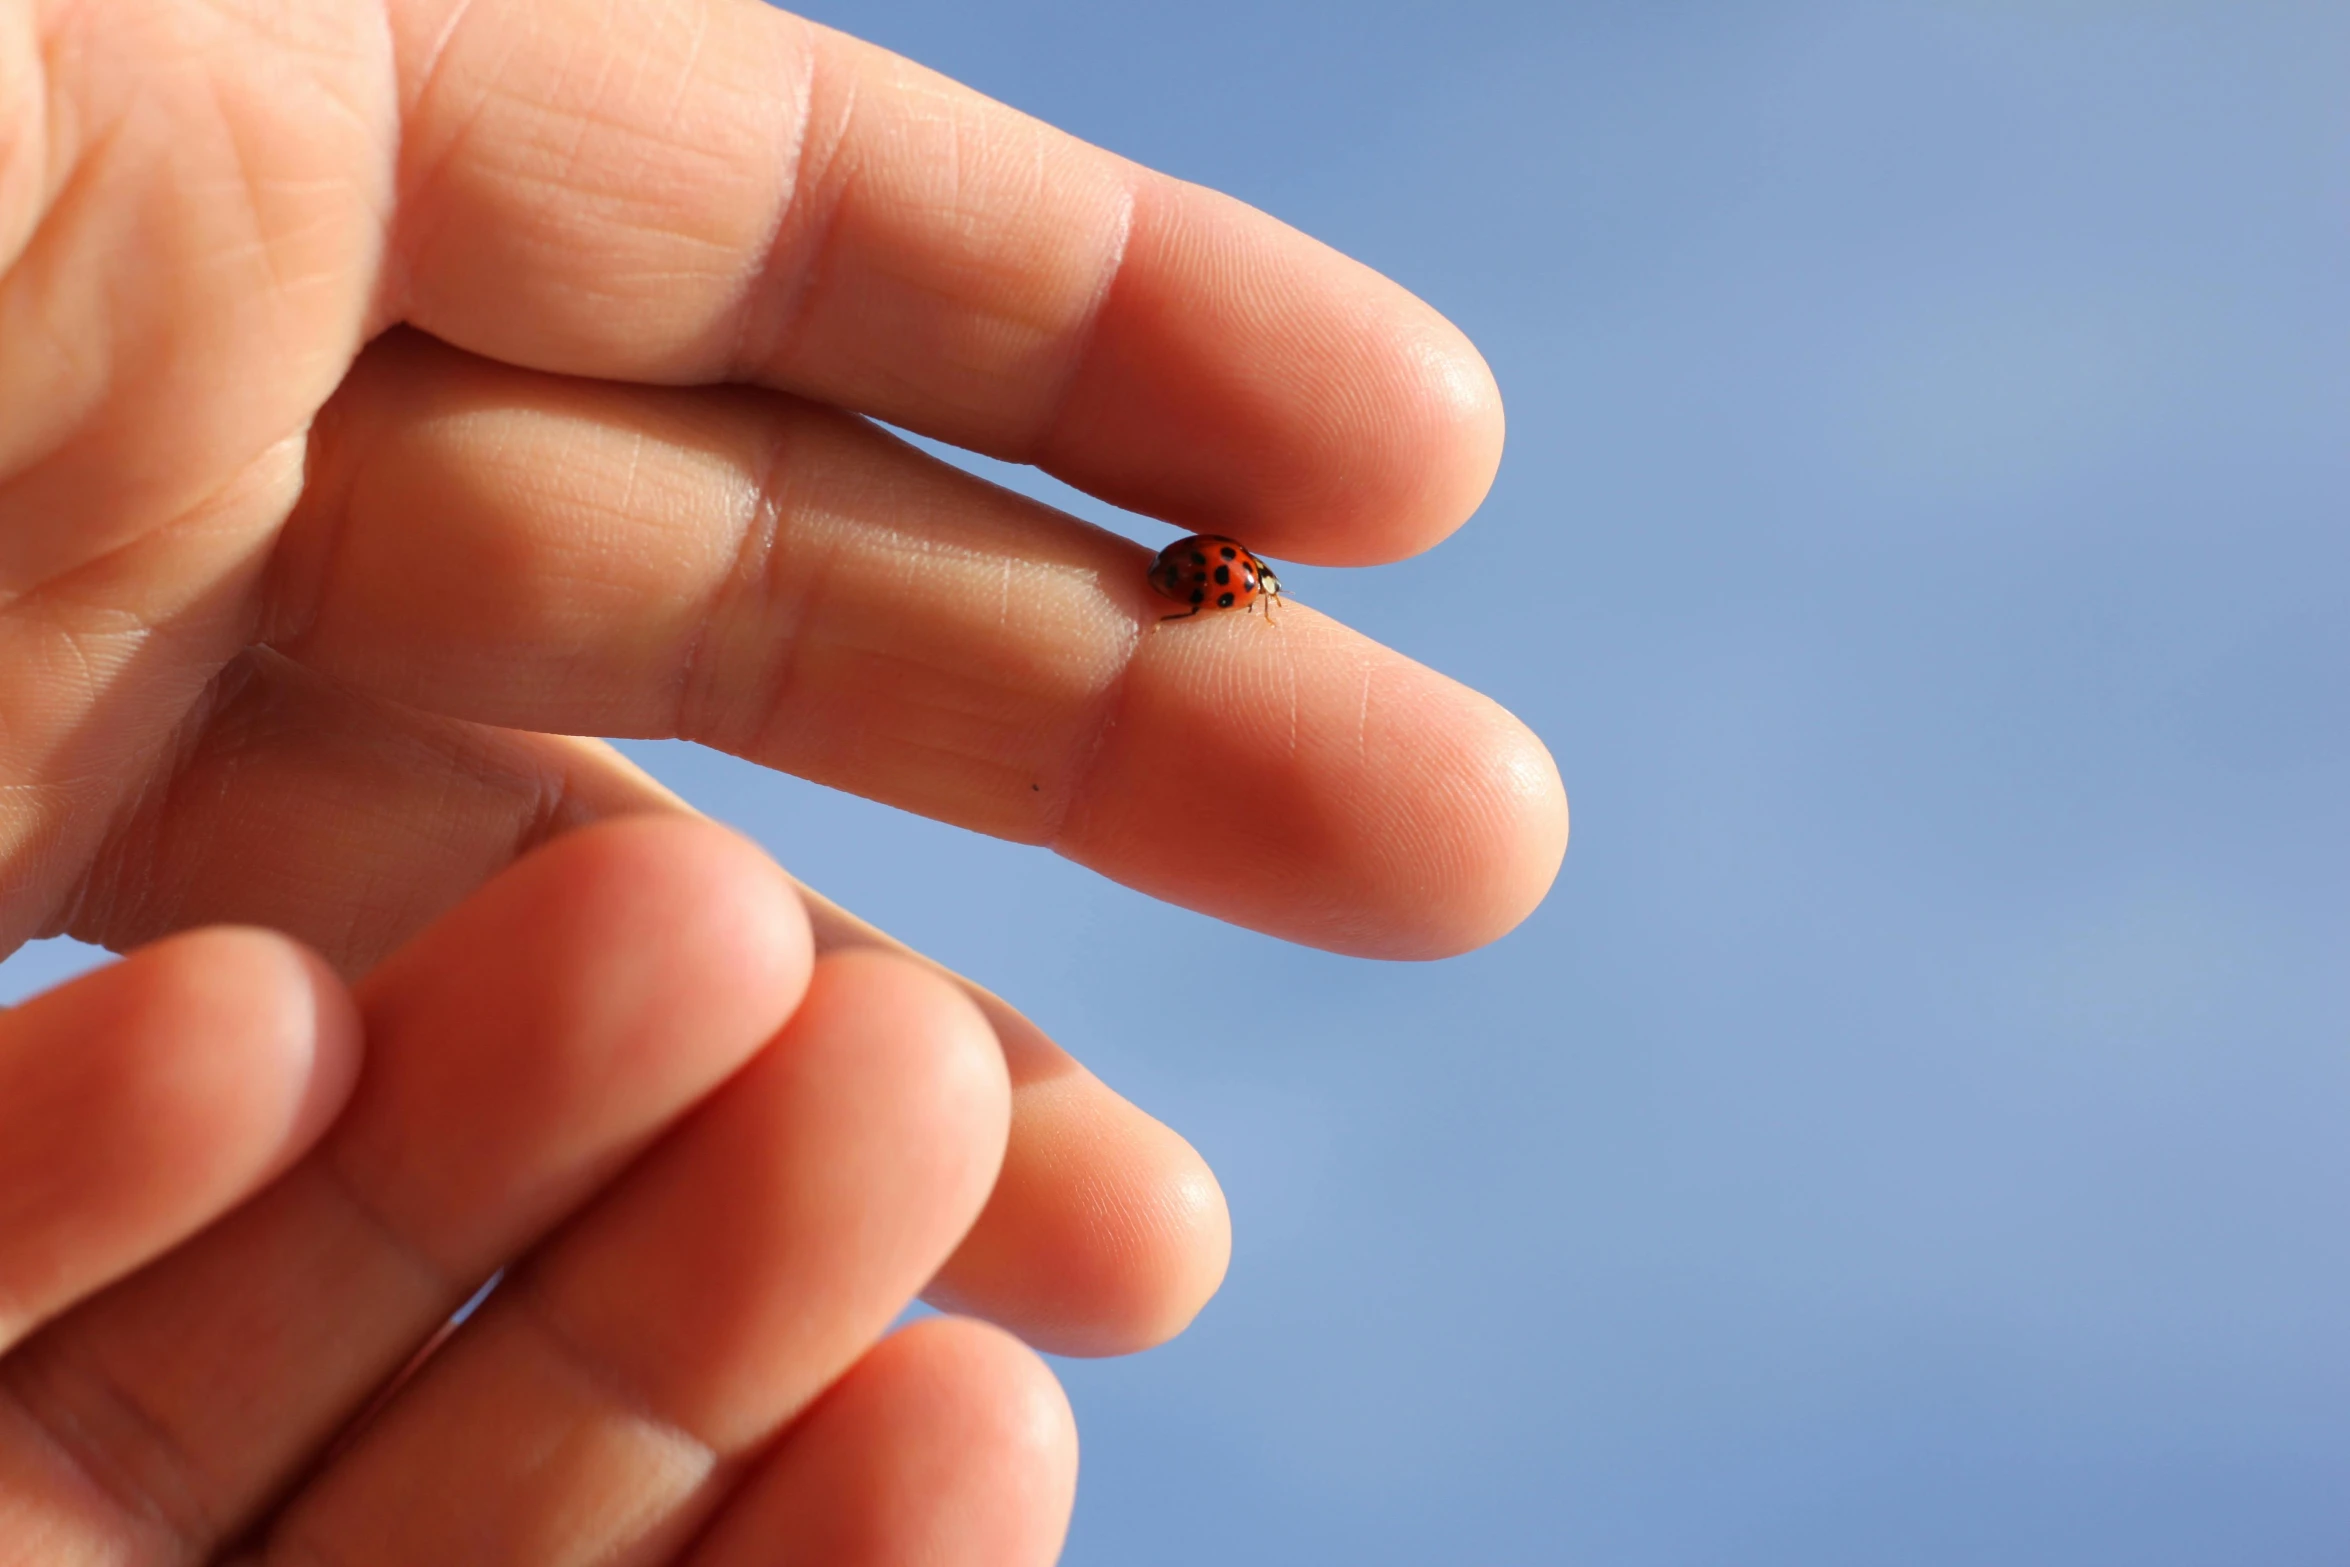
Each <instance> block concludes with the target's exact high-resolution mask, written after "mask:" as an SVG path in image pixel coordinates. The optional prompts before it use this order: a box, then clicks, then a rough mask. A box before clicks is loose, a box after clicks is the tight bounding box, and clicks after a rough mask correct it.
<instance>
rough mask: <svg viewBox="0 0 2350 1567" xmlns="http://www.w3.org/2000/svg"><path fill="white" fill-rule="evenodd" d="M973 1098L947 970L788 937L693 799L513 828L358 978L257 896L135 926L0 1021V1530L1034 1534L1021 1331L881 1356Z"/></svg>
mask: <svg viewBox="0 0 2350 1567" xmlns="http://www.w3.org/2000/svg"><path fill="white" fill-rule="evenodd" d="M362 1056H364V1065H362V1059H361V1058H362ZM354 1081H355V1082H356V1087H354ZM346 1101H347V1102H346ZM1009 1109H1010V1095H1009V1085H1008V1082H1007V1080H1006V1077H1005V1073H1004V1065H1003V1055H1002V1052H1001V1051H1000V1050H999V1049H998V1048H997V1045H996V1042H995V1038H994V1035H993V1033H992V1032H991V1031H990V1029H989V1028H988V1026H987V1023H986V1020H985V1019H984V1018H983V1017H982V1016H981V1015H980V1013H979V1011H978V1009H977V1008H976V1007H975V1006H973V1005H972V1003H971V1002H970V1000H969V999H968V998H967V997H966V996H965V995H964V994H963V992H962V991H961V990H960V989H959V988H957V987H956V986H955V985H953V984H952V983H950V982H949V981H947V980H946V979H944V978H941V977H939V976H938V975H937V974H935V973H934V972H932V971H931V970H930V969H928V968H926V967H924V966H922V965H920V964H918V963H915V962H913V961H911V960H909V959H905V958H901V957H896V956H891V955H887V954H882V953H876V952H850V953H837V954H833V955H831V956H827V957H824V958H820V959H819V958H814V957H813V955H812V952H811V943H810V938H809V930H808V921H807V916H806V914H805V912H804V911H803V908H802V905H801V903H800V901H799V898H798V897H797V895H796V891H795V889H794V888H793V886H792V885H791V883H790V881H789V879H788V878H786V877H785V876H784V875H783V874H782V873H781V872H780V871H779V870H777V869H776V868H775V867H774V865H773V864H772V863H771V862H769V861H768V860H767V858H766V857H765V856H764V855H762V854H761V853H759V852H758V850H757V849H755V848H754V847H752V846H751V845H750V844H748V843H746V842H744V841H743V840H741V839H739V838H736V837H734V836H733V835H732V834H730V833H728V832H726V831H725V830H724V829H722V828H719V827H715V826H712V825H710V824H708V823H705V822H700V821H697V820H694V819H692V818H690V817H670V818H659V817H644V818H638V819H635V820H632V821H626V822H618V823H612V824H608V825H605V826H600V827H595V828H591V829H589V830H587V831H583V832H580V833H576V834H573V835H570V836H567V837H565V838H564V839H562V840H561V841H560V842H557V843H555V844H553V845H551V846H549V847H547V848H545V849H543V850H541V851H539V852H538V853H536V854H534V855H532V856H530V857H529V858H528V859H526V860H524V861H523V862H522V863H521V864H519V865H517V866H515V867H514V868H512V869H511V870H509V871H507V872H506V873H504V874H503V875H501V876H500V877H498V878H497V879H496V880H494V881H492V882H491V883H490V884H489V885H488V886H487V887H485V888H483V889H482V890H481V891H479V892H477V893H475V894H474V895H473V896H472V897H471V898H469V899H468V900H467V901H466V902H465V903H464V904H463V905H462V906H460V907H459V908H457V909H456V910H454V911H453V912H451V913H449V914H447V915H445V916H443V917H442V918H441V919H440V920H438V921H437V922H435V923H434V924H433V925H432V927H431V928H430V929H428V930H427V931H425V932H424V933H423V934H422V935H421V936H419V937H418V938H417V939H416V940H415V941H413V942H411V943H410V944H409V945H408V946H406V947H405V948H403V949H402V950H401V951H400V952H399V953H397V954H396V955H394V956H393V957H392V958H391V959H390V960H389V961H388V962H386V963H385V964H383V965H382V966H381V967H379V968H378V969H377V970H376V971H375V972H374V973H373V974H371V975H369V976H368V977H367V979H366V980H365V981H363V982H362V983H361V984H360V986H359V987H358V990H357V994H356V997H355V998H354V997H353V996H352V994H351V993H349V992H347V991H346V990H345V989H344V987H343V986H342V984H341V983H340V981H338V980H337V979H336V978H335V977H334V976H333V974H332V973H331V972H329V971H328V970H327V968H326V966H325V965H324V964H323V963H322V962H320V961H319V960H318V959H317V958H315V957H314V956H312V955H310V954H308V953H306V952H304V951H303V950H302V949H300V948H298V947H296V946H294V945H292V944H291V943H289V942H287V941H285V940H284V938H282V937H278V936H275V935H269V934H265V933H262V932H258V931H252V930H225V929H213V930H207V931H202V932H197V933H193V934H190V935H185V936H181V937H177V938H173V939H170V940H167V941H164V942H161V943H158V944H156V945H155V946H152V947H149V948H147V949H144V950H143V951H141V952H139V953H137V954H135V955H134V956H132V957H131V958H130V959H128V960H127V961H125V962H124V963H121V964H118V965H116V966H114V967H111V968H108V969H103V970H100V971H98V972H97V973H95V974H92V975H89V976H86V977H84V978H83V979H81V980H78V981H76V982H75V983H73V984H71V985H69V986H66V987H64V988H63V989H61V990H59V991H55V992H52V993H51V994H49V995H47V996H44V997H41V998H39V999H37V1000H35V1001H33V1002H31V1003H30V1004H28V1005H26V1006H24V1007H21V1008H19V1009H17V1010H15V1011H13V1012H9V1013H5V1014H0V1562H4V1563H9V1564H16V1563H25V1564H27V1567H32V1564H38V1567H78V1564H82V1563H99V1562H105V1563H111V1564H123V1567H128V1564H150V1563H183V1562H203V1561H211V1560H214V1559H215V1558H216V1555H217V1554H218V1553H220V1552H221V1551H223V1550H224V1549H225V1550H227V1551H228V1552H229V1554H230V1556H231V1558H232V1559H237V1560H244V1559H252V1560H266V1561H269V1562H274V1563H313V1562H335V1563H341V1564H345V1567H365V1564H369V1563H383V1564H386V1567H389V1564H392V1563H415V1562H459V1561H479V1562H517V1563H519V1562H528V1563H533V1564H545V1567H554V1564H560V1563H567V1562H576V1563H586V1562H597V1563H612V1562H626V1563H634V1564H648V1567H649V1564H652V1563H667V1562H678V1563H691V1564H694V1567H732V1564H745V1567H747V1564H751V1563H758V1564H761V1567H767V1564H774V1563H799V1562H805V1563H811V1564H813V1563H845V1562H852V1561H855V1562H863V1561H875V1562H878V1561H893V1562H894V1561H917V1560H918V1561H923V1562H936V1563H942V1564H945V1563H964V1562H968V1563H971V1564H973V1567H981V1564H985V1567H1015V1564H1019V1563H1043V1562H1047V1561H1050V1560H1051V1558H1052V1555H1053V1553H1054V1551H1055V1550H1056V1549H1057V1547H1058V1544H1059V1541H1060V1537H1061V1533H1062V1530H1063V1527H1064V1525H1065V1523H1066V1520H1067V1515H1068V1507H1069V1501H1070V1497H1071V1495H1072V1493H1073V1487H1074V1482H1075V1469H1076V1445H1075V1440H1074V1433H1073V1430H1072V1428H1071V1425H1070V1421H1069V1414H1068V1406H1067V1404H1066V1403H1065V1402H1064V1401H1063V1400H1062V1398H1061V1395H1060V1392H1059V1389H1058V1387H1057V1386H1056V1384H1055V1383H1054V1381H1053V1378H1052V1375H1051V1373H1050V1372H1049V1371H1047V1370H1046V1369H1045V1367H1044V1364H1043V1363H1042V1362H1041V1361H1039V1360H1038V1359H1037V1358H1036V1357H1035V1355H1034V1354H1033V1353H1031V1352H1030V1351H1028V1350H1027V1349H1025V1348H1023V1347H1021V1346H1020V1345H1019V1344H1018V1342H1017V1341H1015V1340H1013V1339H1012V1338H1010V1337H1009V1336H1008V1335H1006V1334H1004V1333H1002V1332H1000V1331H999V1330H997V1329H993V1328H988V1327H983V1326H981V1325H980V1324H978V1323H976V1322H971V1321H967V1320H960V1319H935V1320H931V1321H927V1322H923V1323H920V1324H917V1325H916V1326H914V1327H911V1328H908V1329H906V1330H905V1331H902V1332H900V1333H898V1334H895V1335H893V1336H892V1337H890V1338H889V1339H887V1340H885V1341H882V1342H881V1343H880V1344H879V1346H878V1347H875V1341H876V1340H877V1339H878V1338H879V1336H880V1334H881V1333H882V1331H883V1330H884V1329H885V1328H886V1327H887V1326H888V1325H889V1323H890V1321H891V1319H892V1318H893V1317H894V1316H895V1315H896V1314H897V1312H898V1311H899V1310H900V1308H902V1307H903V1305H904V1304H905V1302H906V1301H907V1300H908V1298H909V1297H911V1295H912V1294H913V1292H914V1291H915V1290H916V1289H918V1288H919V1287H920V1286H921V1284H922V1282H923V1281H924V1280H925V1279H926V1278H928V1277H929V1276H930V1274H931V1273H932V1272H933V1271H935V1270H936V1269H937V1267H938V1266H939V1264H940V1263H941V1262H942V1261H944V1259H945V1258H946V1256H947V1253H948V1252H949V1250H950V1249H951V1248H952V1247H953V1246H954V1244H955V1243H956V1241H957V1240H958V1239H959V1238H960V1237H961V1235H962V1234H963V1232H964V1230H965V1229H966V1228H967V1227H968V1226H969V1224H970V1222H971V1220H972V1218H973V1216H975V1215H976V1214H977V1213H978V1211H979V1208H980V1204H981V1202H982V1201H983V1200H984V1199H985V1198H986V1195H987V1191H988V1187H989V1185H990V1184H991V1182H992V1181H993V1179H994V1176H995V1171H996V1166H997V1163H998V1161H999V1160H1000V1158H1001V1156H1002V1153H1003V1149H1004V1140H1005V1132H1006V1127H1007V1123H1008V1115H1009ZM264 1183H266V1185H265V1184H264ZM232 1210H233V1211H232ZM224 1214H225V1215H226V1216H225V1217H222V1215H224ZM203 1226H209V1227H204V1228H200V1227H203ZM500 1267H505V1268H506V1269H507V1273H506V1276H505V1279H504V1281H503V1283H502V1284H501V1285H500V1286H499V1288H498V1290H497V1291H496V1293H494V1294H493V1295H492V1296H491V1297H490V1299H489V1302H488V1303H487V1304H486V1305H485V1306H484V1307H483V1308H482V1309H481V1310H480V1312H479V1313H478V1314H476V1315H475V1316H474V1317H473V1318H472V1319H471V1320H470V1321H469V1322H468V1323H467V1324H466V1326H465V1328H464V1329H463V1330H462V1331H461V1332H460V1333H459V1334H457V1335H456V1336H455V1337H454V1338H452V1339H451V1340H450V1341H449V1342H448V1344H447V1345H446V1346H445V1347H444V1348H443V1349H442V1350H441V1351H440V1352H439V1353H438V1354H436V1355H435V1356H434V1357H433V1358H432V1359H431V1360H429V1361H428V1362H426V1363H425V1365H424V1366H423V1367H422V1369H421V1370H419V1371H417V1372H416V1373H415V1374H414V1375H413V1376H412V1377H411V1378H410V1379H409V1380H408V1381H406V1382H405V1383H404V1384H401V1385H399V1387H398V1390H397V1391H396V1392H394V1393H391V1394H390V1395H389V1396H388V1397H387V1396H385V1389H386V1388H387V1386H389V1385H390V1384H392V1383H393V1382H394V1380H395V1379H396V1378H397V1377H398V1376H399V1374H400V1373H401V1370H402V1367H403V1365H404V1364H406V1363H408V1362H409V1361H410V1359H411V1357H413V1356H414V1355H415V1353H416V1351H417V1348H418V1346H419V1345H420V1344H423V1343H425V1342H426V1341H427V1340H429V1339H430V1338H431V1337H432V1335H433V1332H434V1330H435V1328H436V1327H437V1326H438V1325H439V1324H441V1323H444V1322H446V1321H448V1320H449V1317H450V1315H451V1313H452V1312H454V1311H455V1310H456V1309H457V1307H458V1306H459V1304H460V1303H461V1302H463V1301H464V1300H465V1299H466V1297H467V1296H468V1295H469V1294H470V1293H471V1292H472V1291H473V1290H474V1289H475V1287H476V1286H478V1285H479V1284H480V1283H481V1282H482V1281H483V1280H485V1279H487V1278H488V1277H489V1276H490V1274H491V1273H492V1272H493V1270H495V1269H497V1268H500ZM113 1281H119V1282H113ZM110 1282H111V1284H112V1287H111V1288H103V1287H104V1286H107V1285H108V1284H109V1283H110ZM371 1401H374V1402H376V1403H377V1407H376V1409H375V1412H374V1414H373V1416H372V1418H371V1419H369V1420H368V1421H367V1422H366V1423H365V1424H364V1425H363V1426H362V1427H361V1428H360V1429H359V1432H358V1434H357V1435H356V1436H355V1437H353V1438H350V1439H347V1440H342V1441H339V1442H338V1440H337V1433H338V1432H340V1431H342V1430H343V1429H344V1428H345V1427H346V1425H347V1424H348V1422H350V1421H351V1420H352V1419H353V1418H354V1417H355V1416H358V1415H359V1414H360V1413H361V1412H362V1411H364V1410H366V1409H367V1408H368V1407H369V1405H370V1403H371ZM257 1522H258V1523H259V1527H258V1528H256V1527H255V1526H256V1523H257ZM248 1552H249V1553H250V1557H249V1558H248V1555H247V1553H248Z"/></svg>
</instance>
